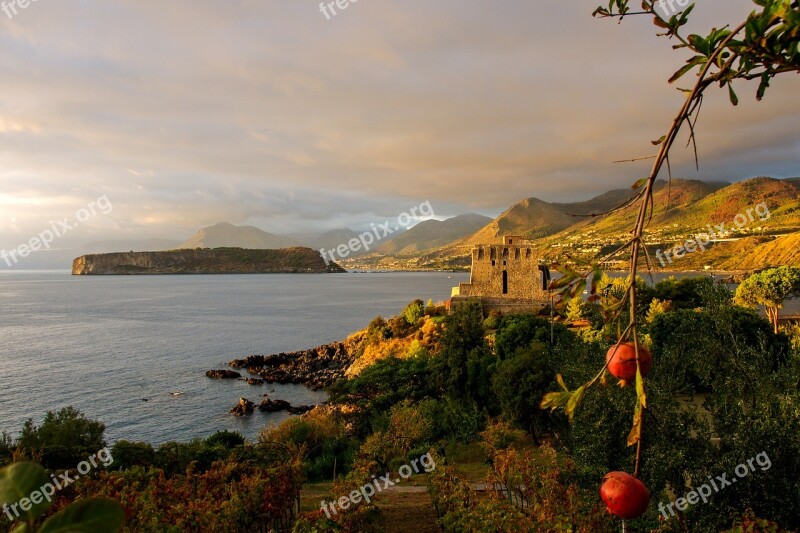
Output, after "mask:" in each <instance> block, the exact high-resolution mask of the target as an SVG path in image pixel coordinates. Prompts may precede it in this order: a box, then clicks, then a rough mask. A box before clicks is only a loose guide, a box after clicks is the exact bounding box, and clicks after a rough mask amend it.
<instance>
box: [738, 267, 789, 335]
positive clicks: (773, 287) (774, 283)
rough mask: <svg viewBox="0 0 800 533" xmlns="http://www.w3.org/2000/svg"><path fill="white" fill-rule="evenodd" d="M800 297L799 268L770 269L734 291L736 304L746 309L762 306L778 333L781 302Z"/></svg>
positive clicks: (752, 277)
mask: <svg viewBox="0 0 800 533" xmlns="http://www.w3.org/2000/svg"><path fill="white" fill-rule="evenodd" d="M798 296H800V268H794V267H789V266H783V267H779V268H770V269H768V270H763V271H761V272H759V273H757V274H753V275H752V276H750V277H749V278H747V279H745V280H744V281H743V282H742V283H741V284H740V285H739V287H738V288H737V289H736V303H738V304H740V305H744V306H747V307H756V306H759V305H763V306H764V310H765V311H766V312H767V317H769V321H770V322H772V326H773V328H774V329H775V333H776V334H777V333H778V315H779V313H780V310H781V309H782V308H783V302H784V301H786V300H790V299H792V298H796V297H798Z"/></svg>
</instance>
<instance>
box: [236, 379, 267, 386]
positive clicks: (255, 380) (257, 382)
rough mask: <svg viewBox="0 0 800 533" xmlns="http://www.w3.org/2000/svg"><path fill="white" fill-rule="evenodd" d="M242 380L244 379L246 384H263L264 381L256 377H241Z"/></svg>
mask: <svg viewBox="0 0 800 533" xmlns="http://www.w3.org/2000/svg"><path fill="white" fill-rule="evenodd" d="M242 381H246V382H247V384H248V385H263V384H264V383H266V382H265V381H264V380H263V379H258V378H242Z"/></svg>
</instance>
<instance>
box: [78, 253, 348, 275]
mask: <svg viewBox="0 0 800 533" xmlns="http://www.w3.org/2000/svg"><path fill="white" fill-rule="evenodd" d="M333 272H344V270H343V269H342V268H341V267H339V266H338V265H337V264H336V263H330V264H329V265H326V264H325V262H324V261H323V260H322V256H321V255H320V254H319V252H317V251H315V250H312V249H310V248H287V249H282V250H245V249H242V248H217V249H214V250H208V249H203V250H172V251H168V252H124V253H112V254H95V255H83V256H81V257H78V258H76V259H75V260H74V261H73V263H72V274H73V275H75V276H87V275H121V274H267V273H270V274H271V273H333Z"/></svg>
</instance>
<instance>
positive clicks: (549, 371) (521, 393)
mask: <svg viewBox="0 0 800 533" xmlns="http://www.w3.org/2000/svg"><path fill="white" fill-rule="evenodd" d="M552 382H553V368H552V366H551V365H550V364H549V357H548V353H547V350H546V349H545V347H544V346H543V345H541V344H534V345H533V346H531V347H529V348H519V349H518V350H517V351H516V352H515V353H514V354H513V355H512V356H511V357H509V358H508V359H506V360H505V361H503V362H502V363H501V364H500V365H499V366H498V367H497V372H495V374H494V376H493V378H492V388H493V390H494V393H495V394H496V395H497V399H498V401H499V403H500V408H501V409H502V410H503V415H504V416H505V417H506V418H507V419H508V420H511V421H513V422H516V423H517V424H519V426H520V427H522V428H524V429H525V430H527V431H528V432H529V433H530V434H531V436H532V437H533V438H534V440H536V441H538V439H537V427H536V425H537V422H540V421H541V420H542V419H543V418H546V416H545V414H544V413H543V412H542V411H541V410H539V409H537V407H538V406H539V402H541V401H542V396H543V395H544V393H545V392H546V390H547V388H548V387H549V386H550V384H551V383H552Z"/></svg>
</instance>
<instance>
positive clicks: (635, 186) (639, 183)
mask: <svg viewBox="0 0 800 533" xmlns="http://www.w3.org/2000/svg"><path fill="white" fill-rule="evenodd" d="M663 140H664V137H661V141H663ZM661 141H659V142H661ZM648 179H649V178H641V179H638V180H636V182H634V184H633V185H631V189H633V190H634V191H635V190H636V189H638V188H640V187H642V186H643V185H644V184H645V183H647V180H648Z"/></svg>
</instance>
